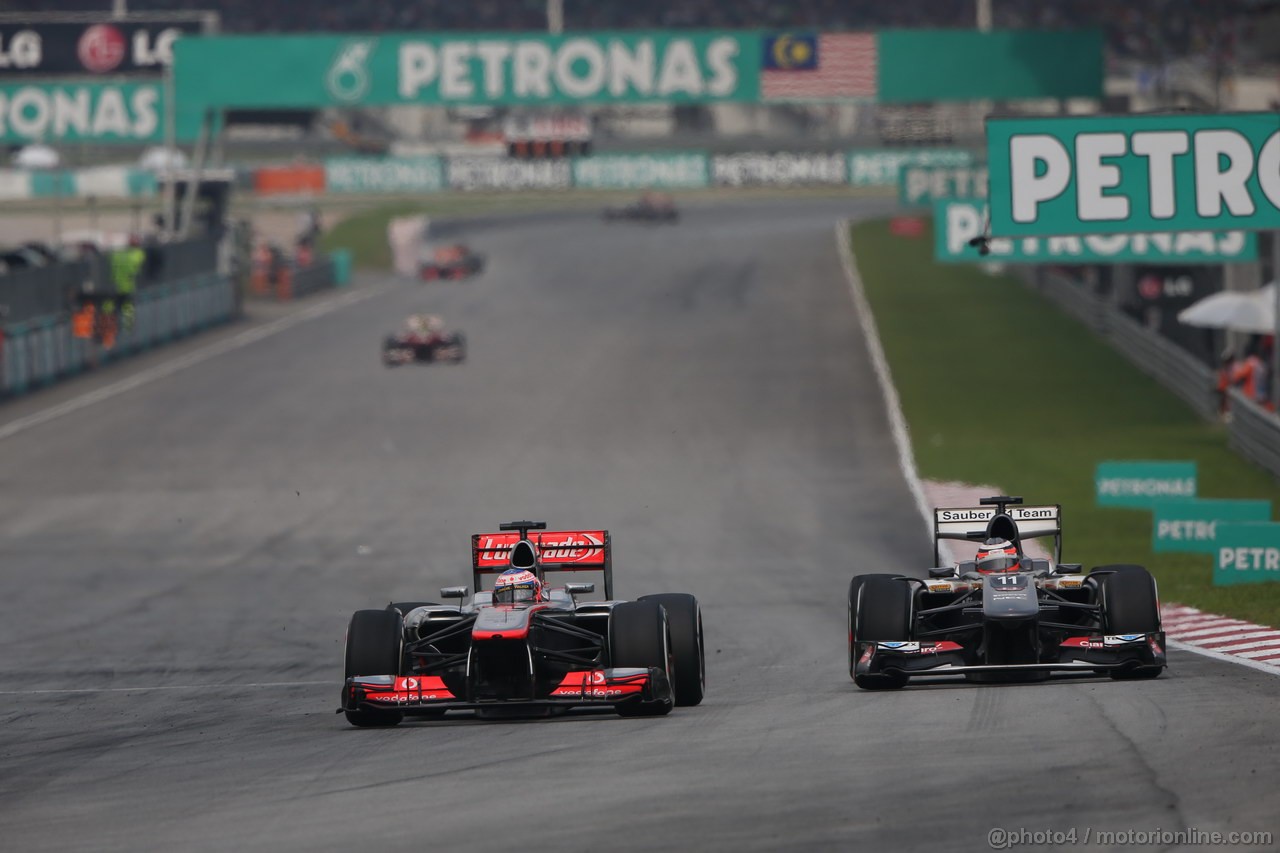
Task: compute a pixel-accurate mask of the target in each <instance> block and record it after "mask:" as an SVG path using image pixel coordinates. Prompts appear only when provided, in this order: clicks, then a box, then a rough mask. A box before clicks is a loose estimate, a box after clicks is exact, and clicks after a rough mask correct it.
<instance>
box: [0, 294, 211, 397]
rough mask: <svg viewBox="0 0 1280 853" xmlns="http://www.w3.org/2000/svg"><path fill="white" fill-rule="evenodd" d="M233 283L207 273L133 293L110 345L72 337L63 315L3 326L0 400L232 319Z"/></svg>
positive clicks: (0, 352) (67, 320) (67, 317)
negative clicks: (126, 318)
mask: <svg viewBox="0 0 1280 853" xmlns="http://www.w3.org/2000/svg"><path fill="white" fill-rule="evenodd" d="M236 313H237V308H236V298H235V285H234V283H233V282H232V281H231V280H230V279H228V278H226V277H225V276H220V275H217V274H213V273H209V274H204V275H198V276H192V277H190V278H186V279H182V280H179V281H176V282H172V283H170V284H162V285H156V286H154V287H149V288H146V289H143V290H139V291H138V293H137V295H136V297H135V299H134V314H133V323H132V324H131V325H130V324H126V325H125V327H124V328H122V329H121V330H120V332H119V335H118V337H117V338H116V341H115V345H114V346H113V347H110V348H107V347H104V346H103V345H102V344H100V343H98V342H96V341H94V340H90V339H85V338H79V337H76V336H74V335H73V334H72V328H71V318H70V317H69V316H66V315H55V316H49V317H40V318H36V319H34V320H29V321H27V322H25V323H15V324H12V325H7V326H4V327H3V335H2V336H0V398H6V397H15V396H18V395H20V394H24V393H26V392H27V391H30V390H32V389H33V388H41V387H44V386H47V385H51V384H53V383H54V382H56V381H58V380H59V379H62V378H65V377H67V376H72V375H75V374H77V373H79V372H81V371H82V370H87V369H92V368H94V367H97V366H99V365H101V364H106V363H108V362H111V361H114V360H117V359H120V358H124V357H126V356H129V355H133V354H135V353H139V352H144V351H146V350H149V349H151V348H152V347H156V346H162V345H163V344H165V343H168V342H169V341H172V340H175V339H177V338H182V337H185V336H187V335H189V334H193V333H195V332H198V331H201V330H203V329H207V328H209V327H210V326H213V325H216V324H218V323H225V322H226V321H228V320H230V319H232V318H233V317H235V316H236Z"/></svg>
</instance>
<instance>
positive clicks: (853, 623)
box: [849, 574, 894, 678]
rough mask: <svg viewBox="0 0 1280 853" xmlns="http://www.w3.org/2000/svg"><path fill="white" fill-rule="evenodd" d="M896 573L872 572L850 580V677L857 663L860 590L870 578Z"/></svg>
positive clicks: (887, 576)
mask: <svg viewBox="0 0 1280 853" xmlns="http://www.w3.org/2000/svg"><path fill="white" fill-rule="evenodd" d="M892 577H894V575H887V574H870V575H854V576H853V578H852V579H850V581H849V677H850V678H852V677H853V667H854V664H856V663H857V659H856V657H855V656H856V654H857V645H856V644H855V643H854V640H853V637H854V634H855V633H856V629H857V622H858V618H857V617H858V591H859V590H861V589H862V585H863V584H864V583H866V582H867V579H868V578H892Z"/></svg>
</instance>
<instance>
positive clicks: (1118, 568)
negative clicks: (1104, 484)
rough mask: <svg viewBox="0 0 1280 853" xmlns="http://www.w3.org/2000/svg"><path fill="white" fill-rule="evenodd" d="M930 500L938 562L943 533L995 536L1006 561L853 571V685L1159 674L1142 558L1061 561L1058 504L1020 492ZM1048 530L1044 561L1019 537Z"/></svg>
mask: <svg viewBox="0 0 1280 853" xmlns="http://www.w3.org/2000/svg"><path fill="white" fill-rule="evenodd" d="M979 503H980V506H977V507H954V508H938V509H935V510H934V564H935V566H936V565H937V563H938V562H939V553H938V543H939V542H941V541H942V540H961V541H967V542H974V543H980V542H993V541H1001V542H1004V543H1008V544H1010V545H1011V550H1012V551H1014V552H1016V553H1015V554H1013V559H1011V561H1010V563H1011V565H1010V566H1009V567H1008V568H1005V569H1001V570H999V571H996V572H981V571H978V566H977V564H976V563H975V562H974V561H961V562H957V563H955V564H954V565H951V566H945V567H938V568H932V569H930V570H929V572H928V575H929V576H928V578H926V579H920V578H915V577H905V576H902V575H895V574H864V575H856V576H854V578H853V579H852V581H850V583H849V674H850V675H851V676H852V677H853V680H854V682H855V683H857V685H858V686H859V687H863V688H867V689H892V688H898V687H902V686H904V685H905V684H906V683H907V682H908V680H909V679H911V678H920V677H925V676H947V675H963V676H965V677H966V678H968V679H969V680H972V681H1029V680H1040V679H1045V678H1048V677H1049V676H1050V674H1051V673H1053V672H1055V671H1065V672H1075V673H1081V674H1086V675H1090V674H1096V675H1109V676H1111V677H1112V678H1116V679H1139V678H1155V677H1156V676H1158V675H1160V673H1161V672H1162V671H1163V670H1164V667H1165V637H1164V632H1163V631H1162V630H1161V626H1160V605H1159V600H1158V597H1157V593H1156V582H1155V579H1154V578H1153V577H1152V576H1151V574H1150V572H1148V571H1147V570H1146V569H1145V568H1143V567H1142V566H1136V565H1129V564H1117V565H1105V566H1097V567H1095V568H1094V569H1092V570H1091V571H1090V572H1088V573H1087V574H1085V573H1082V572H1081V566H1080V565H1078V564H1071V563H1062V562H1059V558H1060V557H1061V556H1062V526H1061V518H1062V509H1061V507H1059V506H1056V505H1053V506H1022V505H1021V504H1022V499H1021V498H1017V497H1008V496H1004V495H1001V496H997V497H990V498H983V499H981V500H980V501H979ZM1041 536H1053V537H1054V553H1053V558H1052V559H1036V558H1032V557H1028V556H1026V554H1025V552H1024V551H1023V541H1024V540H1027V539H1032V538H1035V537H1041Z"/></svg>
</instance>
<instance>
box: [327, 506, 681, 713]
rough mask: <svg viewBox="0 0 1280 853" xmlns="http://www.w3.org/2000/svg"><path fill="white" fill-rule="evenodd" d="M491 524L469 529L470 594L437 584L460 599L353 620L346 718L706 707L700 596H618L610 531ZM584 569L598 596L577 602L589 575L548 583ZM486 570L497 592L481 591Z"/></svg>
mask: <svg viewBox="0 0 1280 853" xmlns="http://www.w3.org/2000/svg"><path fill="white" fill-rule="evenodd" d="M499 527H500V531H499V532H497V533H479V534H476V535H474V536H472V537H471V567H472V583H473V585H474V589H475V593H474V594H472V595H471V596H470V600H468V589H467V587H465V586H454V587H445V588H444V589H442V590H440V596H441V598H443V599H445V600H448V599H456V600H457V603H456V604H437V603H435V602H430V601H408V602H393V603H391V604H388V605H387V606H386V608H384V609H382V610H357V611H356V613H355V615H353V616H352V617H351V622H350V625H349V626H348V628H347V640H346V661H345V669H346V673H345V677H346V681H345V683H344V684H343V687H342V706H341V707H340V708H339V709H338V710H339V711H341V712H344V713H345V714H346V715H347V720H349V721H350V722H351V723H352V724H353V725H356V726H394V725H396V724H397V723H399V722H400V721H401V720H402V719H403V718H404V717H405V716H406V715H410V716H421V717H438V716H441V715H443V714H444V713H445V712H446V711H450V710H454V709H463V710H470V711H474V712H476V713H477V715H479V716H481V717H489V718H493V717H511V716H521V717H527V716H545V715H549V714H552V713H556V712H560V711H565V710H568V709H570V708H575V707H581V706H597V707H602V708H612V709H613V710H614V711H616V712H617V713H618V714H620V715H621V716H624V717H645V716H660V715H663V714H667V713H669V712H670V711H671V709H672V707H673V706H677V705H679V706H689V705H697V704H698V703H700V702H701V701H702V693H703V687H704V684H705V675H704V673H705V667H704V658H703V640H702V612H701V610H700V609H699V607H698V601H697V599H695V598H694V597H693V596H692V595H684V594H679V593H667V594H663V595H646V596H641V597H640V598H639V599H637V600H636V601H617V600H615V599H614V597H613V553H612V542H611V540H610V538H609V532H608V531H607V530H572V531H548V530H546V524H545V523H543V522H533V521H515V522H510V523H508V524H502V525H500V526H499ZM584 571H587V572H599V573H601V574H602V575H603V580H604V597H605V599H606V600H604V601H597V600H592V601H587V600H579V597H580V596H585V595H587V594H590V593H593V592H594V591H595V584H594V583H583V582H573V583H565V584H564V585H563V586H559V587H550V586H547V585H545V581H546V579H547V578H548V576H550V575H555V574H560V573H569V572H584ZM494 575H497V576H498V578H497V579H496V581H495V585H494V587H493V588H491V589H489V590H482V589H481V586H482V582H483V581H484V579H485V578H486V577H490V576H494ZM509 579H510V580H513V583H511V584H510V585H508V586H503V582H504V581H505V580H509ZM514 581H519V583H515V582H514ZM517 588H518V591H519V592H520V593H521V595H520V596H519V597H517V596H516V595H515V593H516V592H517ZM507 593H510V594H511V595H510V597H507Z"/></svg>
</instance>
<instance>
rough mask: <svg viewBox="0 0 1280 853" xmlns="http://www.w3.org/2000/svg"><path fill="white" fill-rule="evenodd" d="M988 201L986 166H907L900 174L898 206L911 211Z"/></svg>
mask: <svg viewBox="0 0 1280 853" xmlns="http://www.w3.org/2000/svg"><path fill="white" fill-rule="evenodd" d="M986 197H987V169H986V167H985V166H906V167H904V168H903V169H902V170H901V171H899V172H898V202H899V204H904V205H907V206H908V207H911V206H915V205H931V204H933V203H934V202H936V201H943V200H948V199H974V198H983V199H984V198H986Z"/></svg>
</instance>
